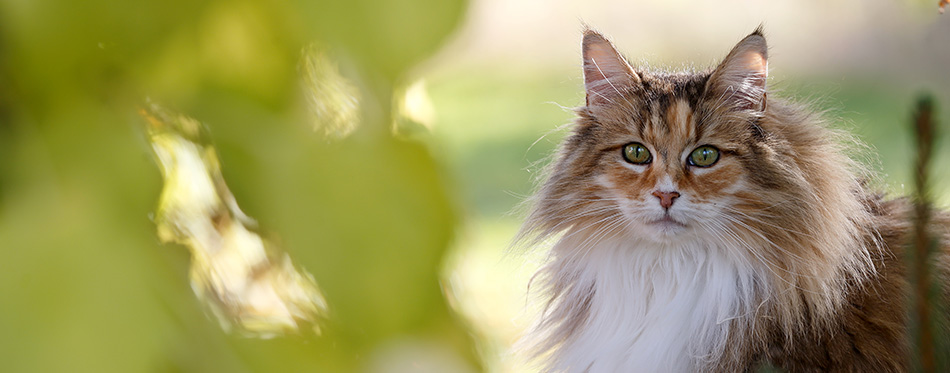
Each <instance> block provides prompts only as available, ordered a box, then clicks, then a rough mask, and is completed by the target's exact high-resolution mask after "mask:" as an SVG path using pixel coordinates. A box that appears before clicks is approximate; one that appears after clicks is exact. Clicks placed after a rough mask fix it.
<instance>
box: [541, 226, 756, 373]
mask: <svg viewBox="0 0 950 373" xmlns="http://www.w3.org/2000/svg"><path fill="white" fill-rule="evenodd" d="M571 233H575V234H571ZM577 233H580V234H577ZM583 233H584V232H568V234H567V235H565V238H563V239H561V240H560V241H559V242H558V243H557V244H556V245H555V247H554V248H553V250H555V257H554V262H553V263H552V265H551V266H548V267H547V271H548V273H546V275H547V276H553V277H549V278H550V279H554V278H558V276H567V277H560V278H561V279H564V278H573V285H572V286H570V288H569V289H568V290H567V291H565V292H564V293H562V294H560V297H559V298H560V299H559V300H560V301H559V302H557V303H556V305H555V307H562V309H561V311H565V312H558V311H557V310H554V312H551V313H549V314H548V316H549V317H570V316H567V315H570V314H572V312H569V311H567V310H568V309H575V310H576V309H577V308H576V307H577V304H571V302H574V301H575V300H576V301H581V300H582V299H584V298H585V295H586V294H585V293H589V292H591V291H592V292H593V294H592V296H590V297H589V303H588V307H587V312H586V317H585V318H584V319H583V320H582V321H580V322H579V323H575V324H574V325H575V327H573V328H571V330H570V331H567V329H566V328H564V327H563V326H564V325H568V324H571V322H570V321H569V320H560V322H561V325H562V327H561V329H562V330H560V331H559V332H554V333H551V331H548V332H543V331H540V330H539V332H540V334H543V335H545V336H544V337H542V338H551V337H561V338H563V339H562V340H563V341H564V343H563V344H561V345H560V346H557V347H554V350H553V351H551V352H553V353H552V354H551V355H549V359H551V361H549V362H550V363H552V364H551V365H550V366H549V368H551V369H552V370H554V371H569V372H592V373H596V372H629V371H638V372H639V371H642V372H687V371H695V370H697V369H701V368H702V365H703V363H704V362H707V361H715V360H717V359H718V358H719V357H720V356H719V355H720V354H721V352H722V351H723V348H724V347H725V346H724V344H725V343H726V341H727V339H728V337H729V333H730V332H737V331H736V330H730V329H732V328H731V326H730V325H731V324H732V323H731V322H730V321H732V319H734V318H735V317H737V316H741V315H744V314H746V313H747V312H748V310H749V306H750V304H751V302H752V301H753V299H754V294H755V292H756V290H755V287H756V286H762V284H761V283H757V281H755V278H756V277H757V276H756V275H755V273H754V272H753V271H752V270H751V269H749V268H750V267H749V266H748V265H747V264H746V263H742V262H741V261H738V260H736V258H737V255H735V254H736V251H732V252H730V251H731V250H736V248H730V247H724V246H722V245H717V244H716V243H715V242H710V241H705V242H700V241H696V242H684V243H680V244H677V245H670V246H665V247H664V246H657V245H655V244H654V245H651V244H649V243H646V242H643V241H638V240H635V239H630V238H622V237H616V238H612V239H604V240H597V241H595V242H597V243H596V244H595V245H592V246H590V245H589V242H591V241H590V240H588V239H589V238H590V237H588V235H586V234H583ZM588 246H589V247H588ZM558 262H560V263H558ZM554 271H556V272H557V273H553V272H554ZM574 315H575V316H574V317H576V315H577V314H576V313H574ZM574 321H577V320H574ZM557 334H560V335H557ZM565 334H566V335H565ZM536 337H540V336H536ZM564 337H566V338H564Z"/></svg>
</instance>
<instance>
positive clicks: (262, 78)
mask: <svg viewBox="0 0 950 373" xmlns="http://www.w3.org/2000/svg"><path fill="white" fill-rule="evenodd" d="M936 3H937V2H936V1H931V0H927V1H924V0H897V1H894V0H861V1H858V0H840V1H817V0H816V1H775V2H750V1H739V0H730V1H717V2H699V1H678V0H677V1H655V2H630V1H615V0H597V1H591V0H585V1H567V0H564V1H541V0H517V1H513V0H470V1H462V0H357V1H302V0H301V1H290V0H288V1H277V2H269V1H246V0H239V1H214V0H209V1H182V0H172V1H161V2H159V1H140V2H133V3H129V2H124V1H116V0H92V1H82V2H78V1H65V0H64V1H24V0H2V1H0V370H2V371H10V372H57V371H69V372H86V371H88V372H107V371H115V372H136V371H148V372H152V371H156V372H165V371H169V372H172V371H174V372H178V371H183V372H192V371H200V372H218V371H220V372H243V371H249V372H250V371H317V372H475V371H491V372H522V371H530V368H529V367H527V366H526V365H524V364H523V362H521V361H519V360H518V359H517V358H516V356H515V355H514V354H512V352H511V346H512V344H513V343H514V342H515V340H516V339H517V337H518V335H519V334H520V333H521V332H522V331H523V330H524V328H525V327H526V326H527V325H528V323H529V320H530V318H531V314H532V312H533V306H532V304H531V302H530V301H528V299H527V297H526V295H527V283H528V279H529V278H530V275H531V273H532V272H533V271H534V269H535V268H537V266H538V263H539V261H540V260H541V257H540V255H539V253H538V250H508V249H507V246H508V242H509V240H510V239H511V238H512V236H513V235H514V233H515V231H516V230H517V228H518V224H519V221H520V219H521V217H522V216H523V215H522V211H523V209H521V208H519V207H518V206H519V203H520V202H521V201H522V200H523V199H524V198H525V197H526V196H527V195H529V194H530V193H531V190H532V188H533V186H534V185H536V183H537V180H538V178H539V177H541V175H542V173H543V168H544V165H545V164H546V162H547V161H548V160H549V157H550V155H551V153H552V152H553V151H554V149H555V147H556V145H557V143H558V142H559V140H560V139H561V138H563V136H564V135H565V133H566V130H565V125H566V124H569V123H570V121H571V118H572V112H571V108H573V107H575V106H578V105H580V104H582V103H583V99H584V96H583V92H582V76H581V72H580V68H579V67H580V50H579V46H580V33H581V30H582V28H583V26H582V25H583V24H585V23H586V24H588V25H590V26H592V27H594V28H597V29H599V30H600V31H602V32H604V33H605V34H607V35H609V36H610V37H611V38H612V39H613V40H614V41H615V43H616V44H617V46H618V48H619V49H621V50H622V51H623V52H624V53H625V54H626V55H627V56H628V58H629V59H630V60H631V61H632V62H634V63H635V64H638V65H641V66H653V67H655V68H660V69H667V70H677V69H683V68H706V67H709V66H712V65H714V64H715V63H716V62H717V61H718V59H719V58H722V57H723V56H724V55H725V54H726V52H728V50H729V49H730V48H731V47H732V45H733V44H734V43H735V42H737V41H738V40H739V39H741V38H742V37H743V36H745V35H747V34H748V33H749V32H751V31H752V30H753V29H755V27H757V26H758V25H760V24H763V25H764V27H765V30H766V34H767V37H768V40H769V43H770V46H771V49H770V81H769V84H770V85H771V86H772V87H773V88H775V89H776V90H777V93H775V94H778V95H781V96H785V97H792V98H796V99H800V100H804V101H805V102H809V103H810V104H811V105H812V106H813V107H814V108H815V109H816V110H822V111H825V112H826V113H827V115H828V117H829V118H831V119H832V121H831V122H832V124H833V126H835V127H837V128H842V129H847V130H849V131H852V132H853V133H855V134H856V135H857V136H858V138H859V139H861V140H862V141H864V142H866V143H867V144H868V145H869V146H868V147H867V148H864V149H863V150H861V153H859V154H854V156H855V157H858V158H859V159H862V160H863V161H864V162H866V163H867V164H868V165H870V166H871V167H873V168H874V169H876V170H878V171H879V174H880V178H879V180H878V181H877V184H878V185H879V186H880V187H881V188H882V189H885V190H887V191H888V192H889V193H892V194H895V195H897V194H905V193H907V192H909V191H910V190H911V186H910V185H911V182H912V179H911V169H912V164H913V157H914V144H913V141H912V139H913V137H912V134H911V124H910V118H911V113H912V111H913V108H912V105H913V103H914V102H915V100H916V99H917V97H918V96H919V95H920V94H922V93H924V92H927V93H929V94H932V95H933V97H934V98H935V102H936V103H937V110H938V123H940V124H941V125H942V126H941V127H940V128H941V129H943V130H942V132H940V133H939V135H938V140H937V141H938V147H937V151H936V153H935V156H934V159H935V163H934V165H933V168H932V171H933V172H932V176H933V180H934V182H933V184H932V190H933V195H934V198H935V200H936V201H937V204H938V205H940V206H947V205H948V204H950V144H948V142H950V136H948V133H950V130H947V128H948V127H947V125H946V124H947V123H950V114H948V110H947V109H948V103H950V70H948V68H950V18H947V17H948V16H943V17H941V16H939V15H938V13H937V4H936ZM152 103H160V104H161V105H162V106H163V107H166V108H169V110H173V111H175V112H178V113H182V114H184V115H187V116H190V117H192V118H194V119H196V120H198V121H200V122H201V123H202V124H203V126H204V127H205V129H206V132H205V133H206V138H205V139H204V141H207V142H208V144H210V145H211V146H212V147H213V149H214V151H216V152H217V154H218V156H219V159H220V162H221V167H222V174H223V179H224V180H225V181H226V182H227V185H228V187H229V188H230V191H231V192H233V194H234V196H235V200H236V202H237V203H238V204H239V205H240V206H241V208H242V209H243V211H244V212H245V213H247V215H249V216H251V217H253V218H254V219H256V220H257V222H258V227H257V228H256V229H257V232H259V233H260V234H261V236H262V237H265V239H266V240H267V241H268V242H269V243H270V246H272V247H274V248H275V250H279V251H280V252H282V253H287V254H289V255H290V257H292V258H293V260H294V264H295V265H297V266H298V267H300V268H301V269H303V270H306V271H307V272H308V273H310V274H312V276H313V278H314V280H315V282H316V283H317V284H318V285H319V287H320V289H321V291H322V293H323V295H324V296H325V298H326V302H327V304H328V312H327V314H326V315H324V317H323V318H322V319H321V320H319V321H317V322H316V323H317V324H318V325H319V326H320V330H321V332H320V333H319V334H317V333H315V332H313V331H312V328H301V330H299V331H292V332H288V333H286V334H282V335H278V336H272V337H271V338H259V337H255V336H249V335H247V334H244V333H240V332H239V331H235V330H231V331H225V330H224V329H223V328H222V327H221V325H220V323H219V321H218V320H216V318H215V316H214V315H213V314H212V312H210V311H209V308H208V306H207V305H205V304H203V302H202V301H201V300H199V299H198V298H196V297H195V295H194V294H193V292H192V288H191V286H192V285H191V284H190V280H189V266H190V260H191V257H190V254H189V250H188V249H187V248H186V247H185V246H182V245H176V244H163V243H161V242H160V241H159V237H158V236H157V235H156V222H155V213H156V211H157V209H158V207H159V206H158V204H159V195H160V193H161V191H162V188H163V179H162V176H161V174H160V173H159V168H158V166H157V164H156V159H155V156H154V155H153V153H152V150H151V145H150V136H149V135H148V131H147V121H146V120H145V119H144V118H143V116H142V115H141V114H140V110H141V109H142V108H143V107H146V106H148V105H150V104H152ZM905 184H906V185H907V186H906V187H905Z"/></svg>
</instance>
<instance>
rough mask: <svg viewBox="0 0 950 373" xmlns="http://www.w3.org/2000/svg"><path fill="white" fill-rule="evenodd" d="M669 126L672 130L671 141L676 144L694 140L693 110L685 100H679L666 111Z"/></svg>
mask: <svg viewBox="0 0 950 373" xmlns="http://www.w3.org/2000/svg"><path fill="white" fill-rule="evenodd" d="M666 119H667V123H666V124H667V126H668V128H669V129H670V131H669V133H670V137H671V138H670V140H672V141H676V142H682V141H686V140H688V139H691V138H693V136H694V135H695V128H694V126H693V124H692V120H693V108H692V107H691V106H690V105H689V102H687V101H686V100H685V99H682V98H678V99H676V100H674V101H673V104H672V105H670V106H669V107H668V108H667V111H666Z"/></svg>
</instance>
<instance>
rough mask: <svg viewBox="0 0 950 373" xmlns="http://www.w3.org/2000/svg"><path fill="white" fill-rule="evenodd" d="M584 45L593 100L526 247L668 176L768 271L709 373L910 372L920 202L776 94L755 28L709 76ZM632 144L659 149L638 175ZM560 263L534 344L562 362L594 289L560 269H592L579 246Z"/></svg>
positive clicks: (599, 216) (530, 226) (534, 215)
mask: <svg viewBox="0 0 950 373" xmlns="http://www.w3.org/2000/svg"><path fill="white" fill-rule="evenodd" d="M584 48H585V77H586V80H587V83H588V85H587V88H588V98H587V106H584V107H581V108H579V109H578V110H577V115H578V119H577V122H576V126H575V128H574V132H573V133H572V134H571V135H570V136H569V137H568V138H567V139H566V140H565V142H564V144H563V145H562V147H561V151H560V153H559V156H558V160H557V162H556V163H555V164H554V166H553V168H552V169H551V172H550V175H549V178H548V180H547V181H546V182H545V183H544V185H543V186H542V188H541V190H540V191H539V193H538V195H537V196H536V198H535V200H534V209H533V210H532V212H531V215H530V216H529V218H528V221H527V222H526V223H525V227H524V228H523V230H522V236H521V237H522V238H532V237H533V238H534V240H533V243H537V242H538V241H540V240H543V239H546V238H548V237H551V236H553V235H555V234H556V233H558V232H562V231H565V230H569V229H571V228H575V229H577V228H578V227H584V226H595V227H596V225H597V224H602V223H598V222H602V221H605V220H606V219H608V218H610V216H611V215H612V214H613V215H616V214H618V212H617V210H618V208H617V207H616V206H613V202H611V201H610V199H611V198H616V199H627V200H631V201H639V200H650V199H651V198H653V197H651V192H653V191H654V187H653V186H654V185H656V184H657V183H658V180H660V179H661V178H670V179H671V180H673V182H674V183H675V185H676V186H677V188H678V191H679V192H681V193H684V194H686V195H689V196H690V198H693V199H694V200H695V201H696V202H697V203H701V204H716V203H719V204H723V203H728V204H730V207H731V208H732V209H734V210H735V215H734V216H733V219H735V221H734V222H731V224H732V225H731V226H730V229H731V230H732V232H734V233H735V235H736V237H737V239H740V240H741V241H742V242H744V243H748V245H747V247H748V249H749V250H748V251H747V252H742V253H738V254H736V255H740V256H742V257H743V258H744V260H747V261H749V262H753V263H755V265H756V266H766V267H768V269H769V271H768V273H770V276H768V278H766V279H764V280H763V281H766V282H767V285H768V289H769V292H768V293H763V294H758V295H757V298H756V300H757V301H758V302H760V303H761V305H760V306H757V307H754V312H753V313H752V314H750V315H745V316H743V317H737V318H736V319H734V320H733V321H731V323H732V324H733V329H731V330H733V333H732V334H730V337H729V338H730V339H729V343H727V344H726V345H727V347H726V348H725V350H724V351H720V353H719V354H718V355H717V356H718V360H716V361H714V362H712V363H710V364H708V365H707V369H708V370H718V371H741V370H752V369H754V368H755V367H756V366H758V365H759V364H761V363H763V362H768V363H770V364H773V365H775V366H778V367H781V368H785V369H787V370H790V371H881V372H884V371H906V370H907V369H909V367H910V361H909V355H908V350H909V347H908V335H907V334H908V332H907V319H906V310H907V304H908V297H909V296H908V285H907V283H906V280H905V277H906V274H905V266H904V263H903V259H904V250H905V246H906V245H907V243H908V242H909V238H908V234H909V233H908V232H909V223H908V221H909V219H910V218H911V216H910V214H911V209H910V207H909V203H908V202H907V201H906V200H903V199H897V200H889V201H888V200H885V199H883V198H882V197H880V196H879V195H877V194H876V193H875V192H873V191H872V190H871V189H870V188H869V187H867V186H866V184H865V183H864V182H863V180H865V179H866V176H865V175H866V172H865V171H864V170H862V169H861V167H859V166H858V165H857V164H856V163H855V162H853V161H852V160H850V159H849V158H848V157H847V156H846V155H845V153H846V148H845V147H844V146H843V144H845V143H849V142H851V141H852V140H851V139H850V138H849V137H847V136H845V135H843V134H840V133H836V132H834V131H831V130H829V129H827V128H826V127H825V126H824V125H823V120H822V118H821V117H820V116H819V115H817V114H814V113H812V112H811V111H809V110H808V109H806V108H804V107H802V106H799V105H795V104H792V103H789V102H786V101H784V100H780V99H776V98H773V97H772V96H771V95H768V94H767V92H766V91H765V63H766V60H767V54H766V47H765V39H764V37H763V36H762V34H761V32H760V31H758V30H757V31H756V32H755V33H753V34H752V35H750V36H749V37H747V38H746V39H744V40H743V41H742V42H740V43H739V45H737V46H736V48H735V49H734V50H733V51H732V52H731V53H730V54H729V56H727V57H726V59H725V60H724V61H723V63H722V64H721V65H720V66H718V67H717V68H716V69H713V70H710V71H705V72H686V73H678V74H665V73H657V72H651V71H648V70H644V69H634V68H632V67H630V66H629V65H628V64H627V63H626V61H625V60H624V59H623V58H622V57H621V56H620V55H619V53H617V52H616V51H615V50H614V49H613V47H612V46H611V45H610V43H609V42H607V41H606V39H604V38H603V36H601V35H600V34H598V33H596V32H593V31H587V32H586V33H585V37H584ZM750 71H751V72H752V73H750ZM758 72H761V74H760V75H756V74H755V73H758ZM743 74H745V75H743ZM736 79H746V80H744V81H743V82H744V84H746V85H742V86H739V85H737V84H735V83H736V82H737V80H736ZM737 86H739V87H740V88H738V89H737V88H735V87H737ZM631 142H640V143H643V144H645V145H646V146H648V147H649V148H650V150H651V153H652V154H653V156H654V159H653V162H652V163H651V164H650V165H649V166H648V167H645V170H644V171H643V172H640V173H638V172H631V171H630V169H629V168H628V166H626V165H624V164H623V163H622V162H619V161H618V157H619V156H620V153H621V149H622V148H623V146H624V145H625V144H628V143H631ZM705 144H713V145H715V146H716V147H717V148H718V149H719V150H720V152H721V157H720V159H719V161H718V163H717V164H715V166H714V167H710V168H708V169H698V168H695V167H691V166H688V165H686V164H685V163H684V162H685V161H686V159H685V157H684V154H685V156H688V154H689V151H690V150H691V149H694V148H696V147H697V146H701V145H705ZM598 177H601V178H604V179H606V180H608V181H609V185H614V186H618V187H616V188H613V189H609V188H605V187H604V186H603V185H600V184H598V183H596V182H594V180H596V179H597V178H598ZM737 186H739V188H738V190H736V189H737V188H736V187H737ZM605 196H610V198H607V197H605ZM724 201H726V202H724ZM939 214H942V215H938V216H937V217H936V218H935V219H934V222H933V225H934V231H935V232H938V234H940V235H942V243H941V245H940V247H941V256H940V258H938V265H940V266H942V267H941V268H942V273H943V276H947V274H950V249H948V248H947V246H948V242H950V228H948V227H950V219H948V218H947V215H945V214H943V213H939ZM551 255H552V262H551V264H549V265H548V267H546V268H545V269H543V270H542V271H541V273H540V275H541V276H542V278H543V279H544V281H545V284H546V288H547V291H548V294H547V296H548V309H547V312H546V313H545V319H543V320H541V322H539V324H538V328H539V329H547V331H545V333H546V334H545V335H546V336H549V337H548V338H549V339H550V340H548V341H545V342H544V343H541V345H539V346H535V353H537V354H538V355H543V354H545V353H557V349H558V346H559V344H560V343H562V341H566V340H569V339H570V338H571V335H572V334H573V333H574V332H575V330H576V328H577V327H578V326H579V325H581V324H583V322H584V320H585V319H586V318H587V317H588V316H587V313H586V309H587V308H588V307H589V304H590V302H591V298H590V297H593V296H596V295H595V294H589V293H584V291H583V290H584V289H581V290H580V291H578V290H577V289H575V288H576V287H578V286H582V284H578V283H576V282H575V281H576V279H575V278H574V277H569V276H565V275H564V265H563V263H566V262H567V261H576V260H582V259H578V258H575V256H580V255H583V253H580V254H577V253H571V254H569V255H570V257H569V258H565V257H564V255H565V254H563V253H552V254H551ZM944 278H945V279H946V278H947V277H944ZM571 294H584V295H583V296H582V299H576V298H571V296H572V295H571Z"/></svg>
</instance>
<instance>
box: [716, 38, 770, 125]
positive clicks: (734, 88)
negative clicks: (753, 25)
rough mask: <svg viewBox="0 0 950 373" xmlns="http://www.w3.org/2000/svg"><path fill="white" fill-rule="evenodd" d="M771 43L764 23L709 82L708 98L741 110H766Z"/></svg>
mask: <svg viewBox="0 0 950 373" xmlns="http://www.w3.org/2000/svg"><path fill="white" fill-rule="evenodd" d="M768 70H769V61H768V45H766V43H765V36H763V35H762V27H761V26H760V27H759V28H757V29H756V30H755V31H754V32H752V34H750V35H749V36H746V37H745V39H742V41H740V42H739V44H736V46H735V47H734V48H732V51H731V52H729V55H728V56H726V58H725V59H724V60H723V61H722V63H720V64H719V66H718V67H716V70H714V71H713V73H712V75H710V76H709V81H708V82H706V98H707V99H709V100H714V101H717V102H716V103H717V104H721V105H729V106H731V107H733V108H735V109H737V110H752V111H760V112H761V111H764V110H765V81H766V78H768Z"/></svg>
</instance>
